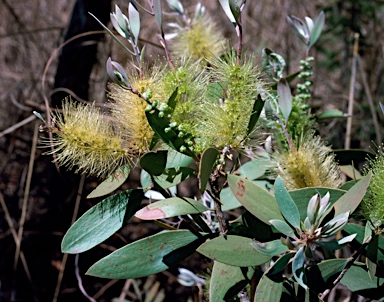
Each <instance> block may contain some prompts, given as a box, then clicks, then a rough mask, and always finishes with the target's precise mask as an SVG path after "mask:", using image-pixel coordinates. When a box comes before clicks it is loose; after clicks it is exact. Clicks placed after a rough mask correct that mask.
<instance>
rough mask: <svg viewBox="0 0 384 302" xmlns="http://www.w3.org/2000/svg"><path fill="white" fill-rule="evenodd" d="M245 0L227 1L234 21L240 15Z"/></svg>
mask: <svg viewBox="0 0 384 302" xmlns="http://www.w3.org/2000/svg"><path fill="white" fill-rule="evenodd" d="M244 3H245V0H229V8H230V9H231V12H232V15H233V17H234V18H235V20H238V19H239V18H240V15H241V10H242V8H243V5H244Z"/></svg>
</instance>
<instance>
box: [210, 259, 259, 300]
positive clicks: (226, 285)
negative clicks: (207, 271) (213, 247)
mask: <svg viewBox="0 0 384 302" xmlns="http://www.w3.org/2000/svg"><path fill="white" fill-rule="evenodd" d="M254 272H255V269H254V268H253V267H237V266H232V265H228V264H225V263H221V262H218V261H215V262H214V264H213V268H212V274H211V279H210V287H209V300H210V301H217V302H221V301H223V302H224V301H228V299H230V298H232V297H234V296H235V295H236V294H237V293H238V292H239V291H240V290H242V289H243V288H244V287H245V286H246V284H247V283H249V281H250V279H251V278H252V276H253V274H254ZM236 285H237V286H236Z"/></svg>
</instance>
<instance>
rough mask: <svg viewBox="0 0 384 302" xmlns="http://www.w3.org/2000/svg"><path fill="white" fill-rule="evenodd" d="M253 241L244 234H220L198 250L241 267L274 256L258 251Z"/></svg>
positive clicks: (212, 257)
mask: <svg viewBox="0 0 384 302" xmlns="http://www.w3.org/2000/svg"><path fill="white" fill-rule="evenodd" d="M251 243H252V239H250V238H246V237H242V236H236V235H227V236H220V237H217V238H215V239H212V240H210V241H207V242H205V243H203V244H202V245H200V247H199V248H198V249H197V251H198V252H199V253H201V254H203V255H204V256H206V257H208V258H211V259H214V260H216V261H219V262H222V263H226V264H229V265H233V266H241V267H243V266H257V265H261V264H263V263H266V262H267V261H269V260H270V259H271V258H272V257H271V256H269V255H265V254H262V253H260V252H258V251H256V250H255V249H254V248H253V247H252V246H251Z"/></svg>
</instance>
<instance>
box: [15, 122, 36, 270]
mask: <svg viewBox="0 0 384 302" xmlns="http://www.w3.org/2000/svg"><path fill="white" fill-rule="evenodd" d="M38 134H39V123H38V122H35V128H34V131H33V141H32V150H31V157H30V159H29V165H28V174H27V181H26V184H25V191H24V199H23V205H22V208H21V216H20V222H19V231H18V234H17V238H18V240H17V241H16V251H15V260H14V263H13V264H14V265H13V268H14V269H15V270H16V268H17V264H18V261H19V255H20V247H21V240H22V237H23V230H24V223H25V218H26V216H27V208H28V199H29V191H30V188H31V180H32V173H33V165H34V163H35V155H36V148H37V139H38Z"/></svg>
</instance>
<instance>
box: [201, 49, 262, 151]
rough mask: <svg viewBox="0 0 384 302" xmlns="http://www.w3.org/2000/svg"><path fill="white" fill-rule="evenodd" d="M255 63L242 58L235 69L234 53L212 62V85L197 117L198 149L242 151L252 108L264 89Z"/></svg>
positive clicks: (252, 59) (252, 60)
mask: <svg viewBox="0 0 384 302" xmlns="http://www.w3.org/2000/svg"><path fill="white" fill-rule="evenodd" d="M254 62H255V59H254V57H253V56H248V57H245V56H244V59H243V61H242V62H241V64H240V65H238V64H237V56H236V54H235V53H234V52H231V53H230V54H228V55H227V56H225V57H224V58H216V59H214V60H213V61H212V62H211V66H212V67H211V69H210V73H211V76H212V79H214V80H215V82H214V83H211V85H210V86H209V87H208V88H207V94H206V96H205V98H204V101H203V104H202V106H201V114H200V115H199V119H200V123H199V124H200V126H199V129H198V131H199V135H198V137H200V142H199V144H200V146H201V149H204V148H207V147H210V146H214V147H219V148H223V147H225V146H229V145H231V146H232V147H233V148H241V147H242V146H241V145H242V143H243V142H244V140H245V139H246V137H247V131H248V123H249V119H250V117H251V114H252V108H253V104H254V102H255V99H256V98H257V95H258V94H259V93H260V91H261V90H262V89H263V86H264V82H263V81H262V80H261V79H260V70H259V68H258V67H257V66H256V65H255V64H254Z"/></svg>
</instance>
